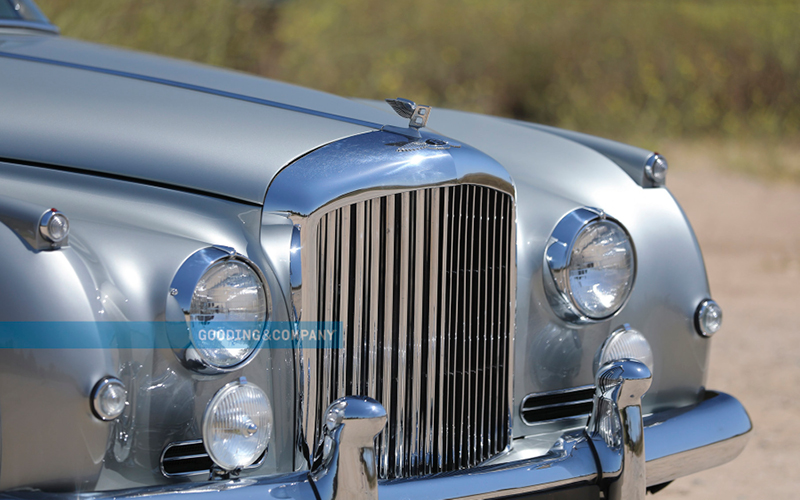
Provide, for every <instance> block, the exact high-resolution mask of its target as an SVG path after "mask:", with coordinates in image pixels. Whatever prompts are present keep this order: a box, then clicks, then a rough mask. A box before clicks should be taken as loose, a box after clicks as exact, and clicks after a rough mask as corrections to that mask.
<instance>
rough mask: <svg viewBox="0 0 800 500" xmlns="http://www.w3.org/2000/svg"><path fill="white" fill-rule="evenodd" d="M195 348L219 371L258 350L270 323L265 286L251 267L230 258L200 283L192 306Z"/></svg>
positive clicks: (210, 269)
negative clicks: (255, 331)
mask: <svg viewBox="0 0 800 500" xmlns="http://www.w3.org/2000/svg"><path fill="white" fill-rule="evenodd" d="M189 312H190V320H189V321H190V326H191V331H192V345H193V346H194V348H195V349H196V350H197V353H198V354H199V355H200V357H201V358H202V359H203V360H204V361H205V362H207V363H208V364H210V365H212V366H215V367H218V368H230V367H232V366H235V365H238V364H239V363H242V362H243V361H245V360H246V359H247V358H248V357H249V356H250V355H251V354H252V353H253V351H254V350H255V349H256V348H257V347H258V344H259V339H260V334H259V335H252V333H251V334H249V335H247V334H243V333H242V332H244V331H248V330H249V331H251V332H252V331H253V330H257V331H259V332H260V331H261V330H263V328H264V323H265V322H266V320H267V296H266V292H265V290H264V284H263V283H262V281H261V279H260V278H259V276H258V274H257V273H256V272H255V270H253V269H252V268H251V267H250V266H249V265H247V264H246V263H245V262H242V261H240V260H235V259H230V260H224V261H221V262H218V263H216V264H214V265H213V266H211V267H210V268H209V269H208V270H207V271H206V272H205V274H203V276H202V278H200V280H199V281H198V282H197V286H196V287H195V289H194V293H193V295H192V303H191V307H190V311H189Z"/></svg>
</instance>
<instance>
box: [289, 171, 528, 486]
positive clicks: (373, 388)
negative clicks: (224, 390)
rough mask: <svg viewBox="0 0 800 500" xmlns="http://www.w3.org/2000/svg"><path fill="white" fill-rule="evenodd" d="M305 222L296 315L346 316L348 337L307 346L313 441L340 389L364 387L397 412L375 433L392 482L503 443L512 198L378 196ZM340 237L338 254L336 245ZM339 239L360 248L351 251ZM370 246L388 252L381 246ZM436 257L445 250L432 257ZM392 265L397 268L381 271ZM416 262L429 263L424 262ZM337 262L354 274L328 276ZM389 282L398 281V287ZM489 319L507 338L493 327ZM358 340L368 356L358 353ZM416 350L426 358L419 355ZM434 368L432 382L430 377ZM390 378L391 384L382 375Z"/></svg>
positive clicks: (304, 416)
mask: <svg viewBox="0 0 800 500" xmlns="http://www.w3.org/2000/svg"><path fill="white" fill-rule="evenodd" d="M419 207H422V209H419ZM454 207H455V208H454ZM492 210H494V211H492ZM376 214H378V216H375V215H376ZM387 220H394V221H395V223H394V224H389V223H386V221H387ZM301 228H302V229H301V235H300V242H301V255H302V287H297V289H295V290H294V291H293V295H294V298H295V303H296V306H295V307H296V308H297V309H298V310H297V313H298V316H299V315H300V313H301V311H302V320H303V321H339V320H343V322H344V323H345V325H344V327H345V328H344V330H345V332H346V339H345V347H344V348H343V349H339V350H338V352H333V351H330V352H329V351H326V350H317V349H300V358H301V359H300V367H301V373H302V377H301V379H302V380H301V381H300V382H301V391H300V393H301V401H300V412H301V413H300V415H301V417H300V419H301V422H300V425H301V427H302V429H303V434H304V440H305V442H304V443H302V444H304V445H305V446H307V448H306V449H307V450H308V449H313V448H314V446H315V443H316V442H317V441H318V439H319V425H320V419H321V416H322V414H323V412H324V411H325V409H326V408H327V406H328V405H329V404H330V403H331V402H333V400H335V399H336V398H338V397H341V396H345V395H349V394H359V395H366V396H371V397H374V398H375V399H377V400H379V401H381V402H382V403H383V404H384V406H385V407H386V409H387V413H388V414H389V419H388V422H387V428H386V429H384V431H383V432H382V433H381V435H380V436H379V438H378V440H377V444H378V457H377V458H378V464H379V472H380V477H381V478H383V479H395V478H402V477H415V476H420V475H426V474H432V473H437V472H447V471H451V470H459V469H463V468H467V467H472V466H475V465H478V464H479V463H481V462H483V461H485V460H487V459H489V458H491V457H493V456H495V455H497V454H498V453H501V452H502V451H504V450H506V449H507V448H508V445H509V443H510V438H511V422H512V417H511V415H512V408H513V401H512V400H513V395H512V390H511V388H512V377H513V356H512V355H511V353H513V340H514V330H515V328H514V316H515V302H514V300H515V291H516V227H515V204H514V200H513V196H512V195H511V194H510V193H508V192H506V191H503V190H499V189H496V188H494V187H488V186H484V185H480V184H473V183H470V184H449V185H441V186H435V187H423V188H417V189H404V190H399V189H398V190H381V191H368V192H362V193H359V194H357V195H355V196H350V197H347V198H344V199H340V200H337V201H336V202H334V203H331V204H328V205H326V206H325V207H324V208H321V209H319V210H318V211H316V212H315V213H313V214H311V215H309V216H308V217H307V218H303V220H302V225H301ZM492 231H494V233H493V234H489V233H490V232H492ZM434 234H438V237H434V236H433V235H434ZM330 241H332V242H334V243H333V246H332V249H333V251H330V252H328V251H326V248H327V247H326V246H325V245H326V242H330ZM388 241H391V242H393V243H394V245H389V244H387V243H386V242H388ZM419 241H422V242H423V243H422V244H417V242H419ZM341 242H349V244H348V245H347V248H345V247H344V246H342V244H341ZM371 242H377V243H378V247H379V248H380V250H379V251H377V252H376V251H370V250H371V249H372V248H374V247H373V246H372V245H371ZM454 242H455V243H456V244H458V246H456V245H454V244H453V243H454ZM470 243H473V244H470ZM343 253H344V254H347V258H344V259H343V258H342V254H343ZM501 254H502V256H503V258H504V259H505V260H504V262H503V265H504V267H502V272H501V270H500V267H499V265H498V262H497V261H498V260H502V259H500V255H501ZM426 255H431V256H435V257H436V258H433V259H427V260H426V258H425V256H426ZM490 259H494V260H493V261H492V262H491V263H490V262H489V260H490ZM467 261H469V262H467ZM388 262H391V263H392V264H393V265H392V272H391V273H390V272H388V271H384V272H381V270H382V268H384V267H385V266H386V264H387V263H388ZM419 262H422V263H423V265H415V263H419ZM453 262H456V265H455V268H452V263H453ZM459 262H460V264H459ZM467 264H477V269H473V268H472V267H475V266H472V267H470V268H469V269H467V267H468V266H467ZM493 264H495V265H493ZM448 266H451V267H448ZM459 266H462V267H463V269H462V268H461V267H459ZM490 268H491V270H490ZM330 270H332V271H331V272H332V273H333V274H334V275H338V276H339V277H341V276H351V277H350V279H346V280H342V279H339V281H337V279H327V278H328V277H329V275H330V274H331V272H329V271H330ZM351 271H352V273H351ZM492 273H494V274H492ZM501 275H502V277H501ZM432 276H433V277H435V276H440V277H441V280H440V281H436V280H435V279H433V280H432V279H431V277H432ZM476 276H477V277H476ZM370 277H375V279H374V280H373V279H372V278H370ZM490 279H491V280H496V281H492V282H491V283H489V280H490ZM387 280H392V281H393V285H397V290H396V291H395V289H394V286H387V284H386V283H387ZM503 280H504V281H503ZM501 281H502V285H500V283H501ZM453 283H455V286H454V287H451V288H447V286H448V285H452V284H453ZM493 285H494V286H493ZM497 290H500V293H495V292H496V291H497ZM465 291H466V292H465ZM446 294H447V295H446ZM298 295H299V297H298ZM330 297H334V298H335V300H333V301H331V300H327V299H328V298H330ZM353 297H361V298H362V301H357V300H354V299H353ZM432 297H435V299H432ZM298 298H299V299H300V300H299V301H298V300H297V299H298ZM364 299H366V300H364ZM467 299H469V300H467ZM448 300H449V301H448ZM362 302H363V304H365V305H362ZM489 302H491V303H492V305H495V306H496V307H495V309H492V312H497V311H503V313H504V314H505V317H504V318H503V319H502V321H501V320H500V319H499V318H493V317H492V316H490V315H489V314H488V313H486V314H484V316H481V315H480V312H481V311H482V310H483V309H484V308H483V306H486V305H487V304H488V303H489ZM298 304H299V307H298ZM343 310H344V311H345V312H346V314H344V318H342V311H343ZM389 310H391V312H392V313H391V314H389V315H387V314H386V311H389ZM397 311H405V312H406V313H408V314H405V313H398V312H397ZM497 315H498V316H500V313H498V314H497ZM390 316H391V317H390ZM403 316H406V317H405V318H403ZM387 318H388V320H387ZM481 321H482V322H483V323H482V324H480V325H479V324H478V323H479V322H481ZM492 321H496V323H497V324H496V325H494V324H492ZM448 322H449V323H448ZM458 322H461V323H462V326H461V327H460V328H458V327H457V323H458ZM501 323H502V324H501ZM487 326H489V328H488V331H489V332H490V333H492V335H494V333H495V331H496V332H497V338H494V337H492V336H491V335H487V334H486V333H487V329H486V327H487ZM492 328H495V330H492ZM440 330H441V331H442V332H445V333H446V334H447V335H444V334H440V333H439V332H440ZM448 335H449V336H448ZM459 340H467V342H463V343H461V351H460V353H459V352H458V350H455V349H452V347H453V346H456V347H457V345H456V344H457V343H458V342H459ZM451 341H452V346H451V345H449V343H450V342H451ZM481 341H482V342H483V348H481V346H480V344H481ZM496 342H500V344H497V346H498V348H497V352H496V353H495V352H494V351H493V349H494V346H495V343H496ZM473 344H474V345H473ZM356 345H358V346H360V347H361V348H360V349H358V352H356V351H354V350H353V349H352V346H356ZM403 346H406V348H401V347H403ZM487 347H488V349H487ZM501 350H502V351H503V352H502V354H501V352H500V351H501ZM412 351H414V352H417V353H419V355H416V356H410V354H411V352H412ZM445 354H446V355H447V356H445ZM493 355H495V356H497V358H496V362H495V365H492V364H491V361H492V360H491V359H490V363H488V364H487V362H486V361H485V360H486V358H487V357H491V356H493ZM437 356H438V357H437ZM501 356H502V357H503V359H502V362H500V360H499V358H500V357H501ZM481 358H482V359H481ZM493 370H494V371H493ZM453 372H455V373H456V374H455V375H454V374H453ZM430 373H433V374H434V376H433V377H427V376H426V377H422V376H419V375H426V374H430ZM487 373H488V375H487ZM325 374H328V376H325ZM357 374H358V376H356V375H357ZM388 380H391V381H393V382H394V384H387V383H384V382H385V381H388ZM400 381H402V382H400ZM443 384H444V385H443ZM395 385H396V387H394V386H395ZM487 388H488V390H487ZM487 393H488V394H487ZM498 398H499V399H498ZM497 400H499V404H497V405H494V406H493V404H492V401H497ZM414 402H419V403H420V404H414ZM450 403H452V405H455V406H457V407H459V408H460V410H459V411H460V413H459V412H457V411H456V409H453V408H451V406H452V405H451V404H450ZM459 415H460V416H464V417H465V419H466V421H465V422H463V423H462V422H461V421H460V419H459V418H458V417H459ZM478 424H480V426H478ZM477 427H479V429H477ZM473 428H475V429H476V430H475V431H471V430H470V429H473ZM387 432H390V433H391V438H390V439H387V437H386V436H387Z"/></svg>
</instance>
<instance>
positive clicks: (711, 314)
mask: <svg viewBox="0 0 800 500" xmlns="http://www.w3.org/2000/svg"><path fill="white" fill-rule="evenodd" d="M694 322H695V328H697V332H698V333H699V334H700V335H702V336H704V337H710V336H712V335H714V334H715V333H717V332H718V331H719V328H720V327H721V326H722V308H721V307H719V304H717V303H716V302H714V301H713V300H711V299H706V300H704V301H702V302H700V305H699V306H697V312H695V319H694Z"/></svg>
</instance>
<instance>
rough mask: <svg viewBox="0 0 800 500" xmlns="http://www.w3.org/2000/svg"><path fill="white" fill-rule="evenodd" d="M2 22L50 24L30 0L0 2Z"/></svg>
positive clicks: (4, 0) (0, 18) (2, 0)
mask: <svg viewBox="0 0 800 500" xmlns="http://www.w3.org/2000/svg"><path fill="white" fill-rule="evenodd" d="M4 20H11V21H29V22H34V23H47V24H50V21H48V20H47V17H45V15H44V14H42V11H40V10H39V8H38V7H37V6H36V4H35V3H33V1H32V0H0V21H4Z"/></svg>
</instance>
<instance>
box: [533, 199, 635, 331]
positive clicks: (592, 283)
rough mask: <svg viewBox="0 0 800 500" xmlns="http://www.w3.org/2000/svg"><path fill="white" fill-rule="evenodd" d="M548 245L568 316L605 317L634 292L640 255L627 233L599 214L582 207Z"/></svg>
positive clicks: (559, 306) (561, 308) (559, 307)
mask: <svg viewBox="0 0 800 500" xmlns="http://www.w3.org/2000/svg"><path fill="white" fill-rule="evenodd" d="M552 240H553V241H551V244H550V245H549V247H548V249H547V263H548V266H549V267H550V275H551V277H552V283H553V285H554V288H555V292H556V293H555V295H556V296H557V298H556V301H555V302H556V303H554V306H556V307H555V309H556V312H559V313H561V314H560V315H561V316H562V317H563V318H565V319H577V320H587V319H588V320H601V319H605V318H607V317H609V316H612V315H613V314H614V313H616V312H617V311H618V310H619V309H620V308H621V307H622V305H623V304H624V303H625V301H626V300H627V299H628V296H629V295H630V292H631V289H632V288H633V281H634V277H635V274H636V256H635V252H634V248H633V243H632V242H631V239H630V237H629V236H628V233H627V232H626V231H625V229H624V228H623V227H622V226H621V225H620V224H619V223H617V222H616V221H614V220H612V219H610V218H608V217H606V216H605V215H604V214H602V213H601V212H596V211H593V210H589V209H580V210H577V211H575V212H572V213H570V214H569V215H568V216H567V217H565V218H564V219H562V221H561V222H559V225H558V226H557V227H556V230H555V231H554V232H553V237H552Z"/></svg>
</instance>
